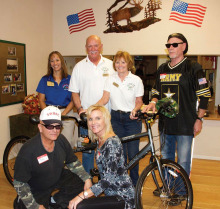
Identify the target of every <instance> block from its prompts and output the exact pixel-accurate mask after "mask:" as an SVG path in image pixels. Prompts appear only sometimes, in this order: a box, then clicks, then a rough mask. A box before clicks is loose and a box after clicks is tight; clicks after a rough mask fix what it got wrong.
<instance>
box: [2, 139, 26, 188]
mask: <svg viewBox="0 0 220 209" xmlns="http://www.w3.org/2000/svg"><path fill="white" fill-rule="evenodd" d="M28 139H29V137H27V136H17V137H15V138H13V139H12V140H11V141H10V142H9V143H8V144H7V146H6V148H5V151H4V155H3V168H4V172H5V176H6V178H7V180H8V181H9V183H10V184H11V185H13V177H14V165H15V160H16V157H17V155H18V153H19V151H20V149H21V147H22V146H23V144H24V143H25V142H26V141H27V140H28Z"/></svg>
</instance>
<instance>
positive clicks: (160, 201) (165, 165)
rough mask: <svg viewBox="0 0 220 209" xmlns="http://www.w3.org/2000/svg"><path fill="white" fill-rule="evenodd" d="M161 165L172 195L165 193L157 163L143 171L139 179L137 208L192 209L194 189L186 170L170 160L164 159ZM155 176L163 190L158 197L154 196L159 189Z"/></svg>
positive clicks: (136, 198) (136, 197) (136, 195)
mask: <svg viewBox="0 0 220 209" xmlns="http://www.w3.org/2000/svg"><path fill="white" fill-rule="evenodd" d="M161 164H162V169H163V174H164V178H165V182H166V184H167V187H168V190H169V193H170V194H169V195H168V194H167V193H166V192H165V189H164V187H163V183H162V181H161V178H160V176H159V171H158V166H157V163H156V162H154V163H152V164H150V165H149V166H148V167H146V168H145V169H144V170H143V172H142V173H141V175H140V177H139V179H138V182H137V186H136V193H135V204H136V208H137V209H147V208H154V209H156V208H160V209H165V208H166V209H168V208H170V209H171V208H175V209H183V208H185V209H192V205H193V189H192V185H191V182H190V180H189V177H188V175H187V173H186V172H185V170H184V169H183V168H182V167H181V166H180V165H179V164H177V163H175V162H173V161H170V160H165V159H164V160H163V159H162V160H161ZM153 176H155V179H156V181H157V182H158V184H159V186H160V188H161V193H159V192H158V196H155V194H153V193H154V191H155V190H156V189H157V187H156V184H155V180H154V179H153Z"/></svg>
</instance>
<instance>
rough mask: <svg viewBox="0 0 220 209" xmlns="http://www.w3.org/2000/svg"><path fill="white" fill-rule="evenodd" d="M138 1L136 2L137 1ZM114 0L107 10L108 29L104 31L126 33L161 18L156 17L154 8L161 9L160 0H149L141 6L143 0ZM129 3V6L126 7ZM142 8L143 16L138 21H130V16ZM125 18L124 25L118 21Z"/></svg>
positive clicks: (144, 26)
mask: <svg viewBox="0 0 220 209" xmlns="http://www.w3.org/2000/svg"><path fill="white" fill-rule="evenodd" d="M137 1H138V2H137ZM137 1H136V0H116V1H115V3H114V4H113V5H112V6H111V7H110V8H109V9H108V10H107V23H106V25H107V26H108V29H107V30H105V31H104V33H127V32H132V31H135V30H141V29H143V28H146V27H148V26H149V25H151V24H154V23H156V22H159V21H160V20H161V19H159V18H157V17H156V10H158V9H161V4H162V3H161V0H149V1H148V3H147V5H145V7H143V6H142V5H141V4H142V3H143V0H137ZM120 2H123V3H124V4H123V5H122V6H121V7H120V8H119V9H117V10H115V11H112V9H113V8H115V7H116V6H117V5H118V4H119V3H120ZM127 5H130V7H126V6H127ZM143 9H144V17H143V19H142V20H140V21H136V22H132V17H134V16H136V15H137V14H139V13H140V12H141V11H142V10H143ZM122 20H126V21H127V24H126V25H120V21H122Z"/></svg>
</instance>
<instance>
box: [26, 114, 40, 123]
mask: <svg viewBox="0 0 220 209" xmlns="http://www.w3.org/2000/svg"><path fill="white" fill-rule="evenodd" d="M29 121H30V122H31V123H33V124H38V123H39V122H40V119H39V115H30V116H29Z"/></svg>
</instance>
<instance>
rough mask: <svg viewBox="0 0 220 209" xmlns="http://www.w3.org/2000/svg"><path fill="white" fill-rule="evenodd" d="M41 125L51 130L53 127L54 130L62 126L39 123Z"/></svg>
mask: <svg viewBox="0 0 220 209" xmlns="http://www.w3.org/2000/svg"><path fill="white" fill-rule="evenodd" d="M41 125H42V126H44V127H45V128H46V129H48V130H53V129H54V128H55V129H56V130H60V129H61V128H62V126H61V125H55V126H53V125H45V124H42V123H41Z"/></svg>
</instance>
